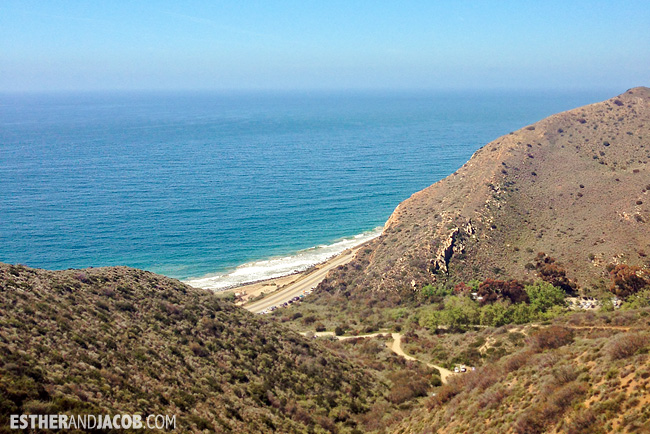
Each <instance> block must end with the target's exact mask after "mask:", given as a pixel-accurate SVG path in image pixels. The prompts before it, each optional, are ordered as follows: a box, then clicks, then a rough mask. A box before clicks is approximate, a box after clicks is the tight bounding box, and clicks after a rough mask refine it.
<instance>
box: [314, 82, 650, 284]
mask: <svg viewBox="0 0 650 434" xmlns="http://www.w3.org/2000/svg"><path fill="white" fill-rule="evenodd" d="M649 160H650V89H648V88H635V89H631V90H629V91H627V92H625V93H623V94H622V95H619V96H618V97H615V98H612V99H609V100H607V101H604V102H600V103H596V104H592V105H588V106H585V107H580V108H577V109H574V110H570V111H567V112H563V113H559V114H556V115H553V116H551V117H549V118H546V119H544V120H542V121H540V122H537V123H535V124H533V125H530V126H527V127H525V128H522V129H520V130H518V131H515V132H512V133H510V134H508V135H505V136H503V137H500V138H499V139H497V140H495V141H493V142H491V143H489V144H487V145H486V146H484V147H483V148H481V149H479V150H478V151H477V152H476V153H475V154H474V155H473V156H472V158H471V159H470V160H469V161H468V162H467V163H466V164H465V165H463V166H462V167H461V168H460V169H458V170H457V171H456V172H455V173H453V174H452V175H450V176H448V177H447V178H445V179H443V180H442V181H440V182H437V183H435V184H433V185H432V186H430V187H428V188H426V189H424V190H422V191H420V192H418V193H415V194H414V195H413V196H411V197H410V198H409V199H407V200H406V201H404V202H403V203H401V204H400V205H399V206H398V207H397V209H396V210H395V212H394V213H393V215H392V216H391V217H390V219H389V220H388V222H387V224H386V227H385V230H384V233H383V234H382V236H381V237H379V238H377V239H376V240H374V241H373V242H372V243H371V244H370V245H368V247H367V248H365V249H362V250H361V251H360V252H359V254H358V256H357V258H356V259H355V260H354V261H353V262H351V263H350V264H348V265H347V266H346V267H344V268H342V269H339V270H337V271H335V272H334V273H332V275H330V277H329V279H327V281H326V282H324V283H323V284H322V286H323V288H324V289H327V290H341V291H343V292H345V293H350V294H353V293H355V291H356V290H359V289H362V290H374V291H388V292H389V293H393V292H394V293H400V292H403V291H412V290H417V289H418V288H420V287H422V286H423V285H426V284H429V283H432V282H435V281H440V280H447V279H450V280H452V281H461V280H469V279H473V278H478V279H483V278H487V277H492V278H501V279H504V278H518V279H533V278H535V270H534V268H533V267H532V264H533V263H534V259H535V255H536V254H537V253H538V252H545V253H546V254H548V255H550V256H552V257H555V258H556V259H557V261H558V263H560V264H562V266H563V267H564V268H565V269H566V271H567V276H568V277H569V278H570V279H572V280H574V281H575V282H577V283H578V284H579V285H581V286H583V287H584V286H589V285H595V284H598V281H599V279H600V278H601V277H602V276H603V272H604V269H605V266H606V265H607V264H609V263H620V262H625V263H628V264H635V265H647V264H648V257H646V254H650V168H649V166H648V161H649Z"/></svg>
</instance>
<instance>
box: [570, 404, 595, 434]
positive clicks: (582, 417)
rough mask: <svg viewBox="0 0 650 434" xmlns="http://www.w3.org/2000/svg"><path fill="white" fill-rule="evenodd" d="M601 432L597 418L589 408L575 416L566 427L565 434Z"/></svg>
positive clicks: (593, 433)
mask: <svg viewBox="0 0 650 434" xmlns="http://www.w3.org/2000/svg"><path fill="white" fill-rule="evenodd" d="M602 432H603V430H602V427H599V426H598V417H597V416H596V413H595V412H594V410H593V409H591V408H587V409H583V410H582V411H580V412H579V413H578V414H576V415H575V417H574V418H573V420H572V421H571V422H569V425H568V427H567V434H598V433H602Z"/></svg>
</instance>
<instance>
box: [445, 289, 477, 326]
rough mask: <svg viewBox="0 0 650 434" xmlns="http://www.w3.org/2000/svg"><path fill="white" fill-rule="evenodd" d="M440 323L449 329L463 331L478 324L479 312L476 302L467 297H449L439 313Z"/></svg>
mask: <svg viewBox="0 0 650 434" xmlns="http://www.w3.org/2000/svg"><path fill="white" fill-rule="evenodd" d="M440 314H441V319H442V322H443V323H445V324H446V325H447V326H449V327H450V328H457V329H464V328H466V327H467V326H468V325H471V324H478V323H479V310H478V306H477V305H476V302H475V301H474V300H472V299H470V298H468V297H456V296H451V297H449V298H447V300H446V301H445V308H444V310H442V311H441V312H440Z"/></svg>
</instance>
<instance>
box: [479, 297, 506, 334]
mask: <svg viewBox="0 0 650 434" xmlns="http://www.w3.org/2000/svg"><path fill="white" fill-rule="evenodd" d="M509 308H510V306H509V303H508V302H505V301H502V300H500V301H497V302H495V303H492V304H486V305H485V306H483V307H481V311H480V314H479V317H480V323H481V325H485V326H492V327H499V326H502V325H506V324H510V323H511V322H512V311H511V309H509Z"/></svg>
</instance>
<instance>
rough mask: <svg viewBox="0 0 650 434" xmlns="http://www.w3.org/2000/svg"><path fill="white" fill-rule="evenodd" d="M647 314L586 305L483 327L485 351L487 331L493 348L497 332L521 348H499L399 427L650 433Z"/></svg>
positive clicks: (497, 433)
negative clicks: (535, 319)
mask: <svg viewBox="0 0 650 434" xmlns="http://www.w3.org/2000/svg"><path fill="white" fill-rule="evenodd" d="M649 315H650V311H649V310H648V309H647V308H646V309H639V310H631V311H623V312H615V313H611V312H610V313H607V314H597V315H596V314H594V313H593V312H587V313H579V314H574V315H573V316H569V317H563V318H558V319H556V320H555V321H554V322H553V324H551V325H530V326H526V327H521V326H519V327H510V328H509V329H505V328H499V329H493V330H485V331H484V332H482V333H481V335H482V336H481V339H482V340H481V341H477V343H478V342H484V343H483V345H482V347H481V348H480V350H481V351H484V352H485V350H484V349H485V348H486V347H489V345H486V344H485V342H486V341H485V339H484V338H485V337H487V339H488V341H487V342H490V341H491V342H493V345H494V346H493V347H492V348H493V349H494V350H500V349H502V348H501V347H499V348H497V346H496V342H495V341H498V340H499V339H502V340H504V341H511V342H514V343H515V344H516V349H514V350H511V351H510V352H509V354H507V355H502V356H499V355H497V352H498V351H494V352H493V353H492V357H491V360H490V361H489V363H486V364H485V365H483V366H481V367H479V368H477V370H476V371H474V372H468V373H466V374H461V375H457V376H455V377H453V378H452V379H451V381H450V382H449V384H447V385H444V386H442V387H440V388H438V389H437V390H435V395H434V396H432V397H430V398H426V399H425V402H424V405H425V409H423V410H421V411H418V410H416V411H414V412H412V414H411V415H410V417H409V418H407V419H406V420H403V421H401V422H400V423H398V424H397V426H396V427H394V428H393V432H395V433H402V434H405V433H414V432H417V433H423V434H425V433H441V434H442V433H465V432H481V433H486V434H487V433H494V434H501V433H513V434H540V433H568V434H605V433H611V432H620V433H645V432H650V406H649V404H650V394H648V388H649V387H650V359H649V357H648V351H649V350H650V327H649V326H650V323H649V322H648V317H649ZM504 336H505V338H503V337H504ZM520 336H524V339H523V340H522V339H520ZM477 337H478V336H476V335H474V336H465V335H464V336H463V337H462V340H463V341H470V342H471V341H472V340H474V339H476V338H477ZM513 338H514V339H513ZM434 339H442V338H440V337H437V338H434ZM421 343H422V342H421ZM446 348H447V349H448V350H449V351H454V347H453V346H448V347H446ZM475 348H476V347H475ZM487 352H488V353H489V352H490V351H489V350H488V351H487ZM477 421H480V428H478V427H477Z"/></svg>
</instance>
